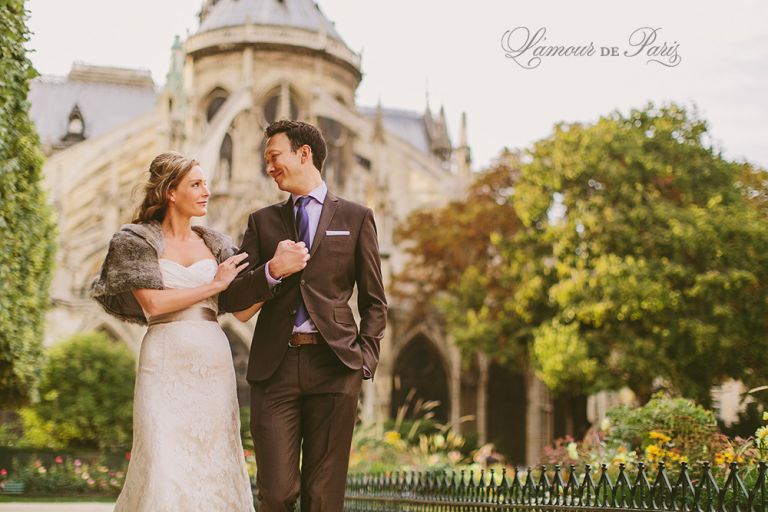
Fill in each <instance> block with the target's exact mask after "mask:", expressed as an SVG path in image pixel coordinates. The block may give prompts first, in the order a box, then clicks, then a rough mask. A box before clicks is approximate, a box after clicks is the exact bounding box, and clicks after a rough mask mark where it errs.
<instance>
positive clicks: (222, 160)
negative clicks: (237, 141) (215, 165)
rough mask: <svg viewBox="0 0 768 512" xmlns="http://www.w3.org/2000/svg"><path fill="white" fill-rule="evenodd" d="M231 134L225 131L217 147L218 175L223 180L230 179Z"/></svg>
mask: <svg viewBox="0 0 768 512" xmlns="http://www.w3.org/2000/svg"><path fill="white" fill-rule="evenodd" d="M232 154H233V147H232V136H231V135H230V134H229V133H227V134H226V135H224V139H223V140H222V141H221V147H220V148H219V176H220V177H221V179H223V180H225V181H227V182H228V181H230V180H232Z"/></svg>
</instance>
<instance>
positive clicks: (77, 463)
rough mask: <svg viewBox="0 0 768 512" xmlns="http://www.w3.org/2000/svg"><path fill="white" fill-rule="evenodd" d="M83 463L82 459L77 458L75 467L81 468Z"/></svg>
mask: <svg viewBox="0 0 768 512" xmlns="http://www.w3.org/2000/svg"><path fill="white" fill-rule="evenodd" d="M82 464H83V463H82V462H80V459H75V467H76V468H79V467H80V466H81V465H82Z"/></svg>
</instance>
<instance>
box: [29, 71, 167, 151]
mask: <svg viewBox="0 0 768 512" xmlns="http://www.w3.org/2000/svg"><path fill="white" fill-rule="evenodd" d="M157 96H158V93H157V91H156V90H155V87H154V84H153V83H152V80H151V78H149V74H148V72H142V71H136V70H125V69H118V68H107V67H100V66H84V65H82V64H80V65H76V66H75V67H74V68H73V70H72V72H71V73H70V75H69V76H67V77H54V76H42V77H38V78H36V79H35V80H33V81H32V82H31V83H30V91H29V97H28V98H29V101H30V103H31V106H30V117H31V118H32V121H33V122H34V123H35V127H36V128H37V132H38V133H39V134H40V142H41V143H42V144H43V145H44V146H54V145H57V144H58V143H59V142H60V141H61V139H62V137H64V135H66V133H67V125H68V123H69V114H70V112H72V109H73V108H74V107H75V105H77V106H78V107H79V109H80V113H81V115H82V118H83V122H84V124H85V133H84V135H85V138H91V137H96V136H98V135H101V134H103V133H106V132H108V131H110V130H113V129H114V128H117V127H118V126H120V125H122V124H124V123H127V122H128V121H130V120H132V119H134V118H136V117H137V116H140V115H141V114H143V113H145V112H147V111H149V110H151V109H152V108H154V106H155V104H156V102H157Z"/></svg>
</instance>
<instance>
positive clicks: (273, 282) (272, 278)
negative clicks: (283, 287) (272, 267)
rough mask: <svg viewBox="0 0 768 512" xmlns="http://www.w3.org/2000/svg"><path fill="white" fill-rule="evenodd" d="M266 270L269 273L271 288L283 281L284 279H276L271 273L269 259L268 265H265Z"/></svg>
mask: <svg viewBox="0 0 768 512" xmlns="http://www.w3.org/2000/svg"><path fill="white" fill-rule="evenodd" d="M264 272H265V273H266V274H267V284H268V285H269V287H270V288H274V287H275V286H277V285H278V284H280V283H282V282H283V280H282V279H275V278H274V277H272V274H270V273H269V261H268V262H267V264H266V265H264Z"/></svg>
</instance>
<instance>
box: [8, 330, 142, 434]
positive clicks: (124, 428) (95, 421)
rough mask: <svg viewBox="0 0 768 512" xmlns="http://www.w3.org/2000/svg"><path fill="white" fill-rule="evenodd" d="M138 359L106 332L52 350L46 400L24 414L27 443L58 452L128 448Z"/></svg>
mask: <svg viewBox="0 0 768 512" xmlns="http://www.w3.org/2000/svg"><path fill="white" fill-rule="evenodd" d="M135 378H136V370H135V360H134V357H133V354H132V353H131V351H130V350H129V349H128V347H126V346H125V345H124V344H121V343H116V342H114V341H112V340H111V339H110V338H109V337H108V336H107V335H106V334H104V333H89V334H80V335H76V336H73V337H72V338H70V339H68V340H65V341H62V342H61V343H57V344H55V345H53V346H52V347H50V348H48V349H47V351H46V357H45V364H44V366H43V369H42V375H41V378H40V386H39V390H40V398H39V400H38V401H36V402H35V403H33V404H32V405H31V406H30V407H27V408H24V409H22V410H21V418H22V422H23V425H24V440H25V442H26V443H27V444H30V445H33V446H46V447H52V448H94V449H96V448H98V449H114V448H128V447H130V445H131V436H132V409H133V385H134V381H135Z"/></svg>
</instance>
